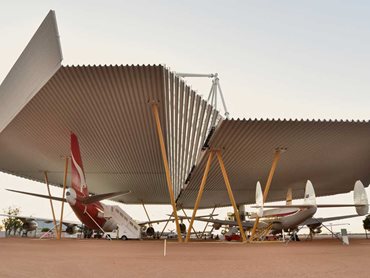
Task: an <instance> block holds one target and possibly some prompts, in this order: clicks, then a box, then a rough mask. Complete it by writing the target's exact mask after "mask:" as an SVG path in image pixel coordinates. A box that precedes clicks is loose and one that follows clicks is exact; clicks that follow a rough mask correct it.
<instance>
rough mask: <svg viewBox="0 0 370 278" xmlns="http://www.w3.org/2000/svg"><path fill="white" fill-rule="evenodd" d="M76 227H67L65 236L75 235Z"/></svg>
mask: <svg viewBox="0 0 370 278" xmlns="http://www.w3.org/2000/svg"><path fill="white" fill-rule="evenodd" d="M77 230H78V229H77V227H76V225H68V226H67V228H66V233H67V234H70V235H73V234H75V233H77Z"/></svg>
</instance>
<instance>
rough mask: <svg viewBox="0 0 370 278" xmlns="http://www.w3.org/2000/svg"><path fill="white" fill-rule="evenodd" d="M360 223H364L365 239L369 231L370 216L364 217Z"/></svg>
mask: <svg viewBox="0 0 370 278" xmlns="http://www.w3.org/2000/svg"><path fill="white" fill-rule="evenodd" d="M362 222H363V223H364V229H365V233H366V238H367V231H370V214H369V215H368V216H366V217H365V219H364V220H363V221H362Z"/></svg>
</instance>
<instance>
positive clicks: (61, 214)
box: [57, 156, 69, 239]
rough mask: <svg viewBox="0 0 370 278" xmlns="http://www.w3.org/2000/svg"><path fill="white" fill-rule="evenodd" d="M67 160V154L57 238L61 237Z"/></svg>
mask: <svg viewBox="0 0 370 278" xmlns="http://www.w3.org/2000/svg"><path fill="white" fill-rule="evenodd" d="M68 160H69V156H66V157H65V165H64V180H63V194H62V198H63V200H62V209H61V212H60V221H59V230H58V232H57V239H61V237H62V227H63V213H64V196H65V194H66V187H67V174H68Z"/></svg>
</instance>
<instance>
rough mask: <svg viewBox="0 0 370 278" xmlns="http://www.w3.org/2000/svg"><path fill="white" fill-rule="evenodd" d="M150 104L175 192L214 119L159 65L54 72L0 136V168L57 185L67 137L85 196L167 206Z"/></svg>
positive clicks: (208, 109) (204, 105) (203, 104)
mask: <svg viewBox="0 0 370 278" xmlns="http://www.w3.org/2000/svg"><path fill="white" fill-rule="evenodd" d="M170 96H172V97H170ZM152 101H155V102H157V103H158V105H159V111H160V118H161V122H162V129H163V133H164V134H165V135H166V136H165V137H166V138H167V142H166V146H167V149H168V150H169V151H168V156H169V161H170V166H171V170H172V171H171V173H172V179H173V180H174V189H175V192H177V193H178V192H179V191H180V187H181V185H182V184H183V182H184V180H185V179H186V176H187V174H188V173H189V170H190V168H191V167H192V165H193V164H194V163H195V160H196V157H197V155H198V151H199V150H200V147H201V145H202V143H203V141H204V138H205V136H206V131H207V130H208V129H209V127H210V125H212V124H214V123H215V121H216V119H217V116H218V113H217V112H216V111H215V110H214V109H213V108H212V107H211V106H209V105H207V103H206V102H205V101H204V100H202V99H201V98H200V97H199V96H197V95H196V94H195V92H194V91H192V90H191V89H190V88H189V87H188V86H186V84H185V83H184V82H183V81H181V80H180V79H179V78H178V77H176V76H174V74H173V73H171V72H169V71H168V70H167V69H166V68H164V67H163V66H82V67H80V66H78V67H64V66H63V67H61V68H60V69H59V70H58V71H57V73H56V74H55V75H54V76H53V77H52V78H51V79H50V80H49V81H48V82H47V83H46V85H45V86H44V87H43V88H42V89H41V90H40V91H39V92H38V93H37V94H36V95H35V96H34V97H33V98H32V100H31V101H29V102H28V104H27V105H26V106H25V107H24V108H23V109H22V110H21V111H20V112H19V113H18V115H17V116H16V117H15V118H14V119H13V120H12V121H11V122H10V124H9V125H8V126H7V127H6V128H5V129H4V130H3V131H2V132H1V134H0V153H1V157H0V169H1V170H2V171H4V172H8V173H13V174H15V175H18V176H22V177H27V178H30V179H34V180H38V181H43V173H42V171H44V170H46V171H48V172H49V181H50V182H51V183H52V184H56V185H58V184H59V185H60V184H62V181H63V163H64V162H63V160H62V159H61V156H63V155H69V152H70V149H69V148H70V142H69V140H70V139H69V138H70V132H71V131H73V132H74V133H76V134H77V135H78V138H79V141H80V147H81V153H82V158H83V162H84V168H85V171H86V178H87V182H88V186H89V189H90V191H91V192H93V193H106V192H114V191H121V190H131V191H132V193H131V194H129V195H126V196H124V197H122V199H119V200H120V201H122V202H125V203H140V202H141V201H144V202H145V203H153V204H163V203H169V197H168V191H167V185H166V179H165V174H164V168H163V161H162V157H161V153H160V147H159V141H158V136H157V133H156V128H155V123H154V118H153V114H152V111H151V103H152ZM2 105H3V104H2ZM175 118H176V119H175ZM195 140H197V141H198V142H197V143H192V144H191V145H190V144H189V142H194V141H195ZM177 142H182V143H179V144H178V143H177Z"/></svg>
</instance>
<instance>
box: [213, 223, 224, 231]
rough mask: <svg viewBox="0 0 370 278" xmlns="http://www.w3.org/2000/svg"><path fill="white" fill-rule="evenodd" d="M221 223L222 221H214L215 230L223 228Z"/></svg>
mask: <svg viewBox="0 0 370 278" xmlns="http://www.w3.org/2000/svg"><path fill="white" fill-rule="evenodd" d="M221 226H222V225H221V224H220V223H214V224H213V228H214V229H215V230H219V229H220V228H221Z"/></svg>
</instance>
